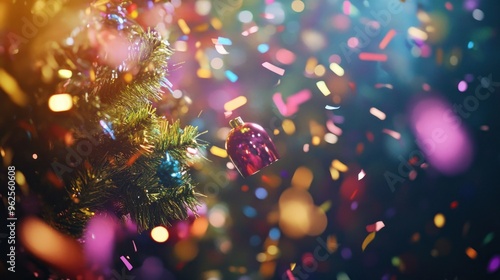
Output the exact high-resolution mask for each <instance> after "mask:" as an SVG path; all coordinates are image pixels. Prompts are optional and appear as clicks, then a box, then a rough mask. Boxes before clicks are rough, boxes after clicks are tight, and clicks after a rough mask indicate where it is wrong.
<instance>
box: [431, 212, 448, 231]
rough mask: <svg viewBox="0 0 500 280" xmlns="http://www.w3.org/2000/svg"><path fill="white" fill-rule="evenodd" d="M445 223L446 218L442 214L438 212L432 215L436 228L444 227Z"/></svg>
mask: <svg viewBox="0 0 500 280" xmlns="http://www.w3.org/2000/svg"><path fill="white" fill-rule="evenodd" d="M445 223H446V218H445V217H444V215H443V214H441V213H438V214H436V216H434V224H435V225H436V227H438V228H442V227H444V224H445Z"/></svg>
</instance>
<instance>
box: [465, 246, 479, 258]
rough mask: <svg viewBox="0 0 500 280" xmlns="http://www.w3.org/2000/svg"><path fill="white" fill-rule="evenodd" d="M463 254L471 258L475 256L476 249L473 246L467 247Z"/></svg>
mask: <svg viewBox="0 0 500 280" xmlns="http://www.w3.org/2000/svg"><path fill="white" fill-rule="evenodd" d="M465 254H467V256H468V257H469V258H471V259H475V258H477V251H476V250H474V249H473V248H471V247H469V248H467V249H466V250H465Z"/></svg>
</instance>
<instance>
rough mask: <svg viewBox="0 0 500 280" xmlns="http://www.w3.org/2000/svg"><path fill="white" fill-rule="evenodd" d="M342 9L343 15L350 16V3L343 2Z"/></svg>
mask: <svg viewBox="0 0 500 280" xmlns="http://www.w3.org/2000/svg"><path fill="white" fill-rule="evenodd" d="M342 9H343V11H344V14H345V15H350V14H351V2H350V1H347V0H346V1H344V4H343V7H342Z"/></svg>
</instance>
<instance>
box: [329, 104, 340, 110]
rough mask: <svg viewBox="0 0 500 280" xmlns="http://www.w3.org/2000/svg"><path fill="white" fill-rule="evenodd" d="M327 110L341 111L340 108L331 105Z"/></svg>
mask: <svg viewBox="0 0 500 280" xmlns="http://www.w3.org/2000/svg"><path fill="white" fill-rule="evenodd" d="M325 109H327V110H337V109H340V106H337V107H335V106H331V105H325Z"/></svg>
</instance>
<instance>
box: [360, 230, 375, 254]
mask: <svg viewBox="0 0 500 280" xmlns="http://www.w3.org/2000/svg"><path fill="white" fill-rule="evenodd" d="M375 233H376V232H375V231H374V232H371V233H370V234H368V235H367V236H366V238H365V240H364V241H363V244H362V245H361V250H363V251H364V250H365V249H366V246H368V244H370V243H371V242H372V241H373V239H375Z"/></svg>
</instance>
